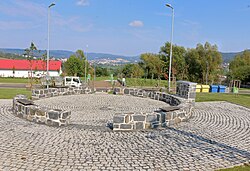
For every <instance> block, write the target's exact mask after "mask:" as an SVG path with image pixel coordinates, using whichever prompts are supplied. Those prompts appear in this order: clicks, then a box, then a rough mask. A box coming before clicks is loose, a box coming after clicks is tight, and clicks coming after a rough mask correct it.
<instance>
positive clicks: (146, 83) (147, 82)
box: [126, 78, 168, 87]
mask: <svg viewBox="0 0 250 171" xmlns="http://www.w3.org/2000/svg"><path fill="white" fill-rule="evenodd" d="M126 84H127V86H134V87H166V86H167V85H168V81H167V80H155V79H153V80H152V79H137V78H126Z"/></svg>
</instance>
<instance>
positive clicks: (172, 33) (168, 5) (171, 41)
mask: <svg viewBox="0 0 250 171" xmlns="http://www.w3.org/2000/svg"><path fill="white" fill-rule="evenodd" d="M166 6H167V7H169V8H171V9H172V31H171V39H170V59H169V71H168V92H170V80H171V68H172V51H173V35H174V8H173V7H172V6H171V5H170V4H166Z"/></svg>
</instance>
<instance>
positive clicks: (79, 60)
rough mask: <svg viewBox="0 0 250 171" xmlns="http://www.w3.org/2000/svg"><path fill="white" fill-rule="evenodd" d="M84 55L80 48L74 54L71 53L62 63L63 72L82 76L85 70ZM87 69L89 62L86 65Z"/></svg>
mask: <svg viewBox="0 0 250 171" xmlns="http://www.w3.org/2000/svg"><path fill="white" fill-rule="evenodd" d="M85 60H86V58H85V56H84V53H83V51H82V50H77V51H76V53H75V54H73V55H71V56H70V57H69V59H68V60H67V61H66V62H65V63H64V66H63V67H64V72H66V73H67V75H74V76H79V77H81V76H83V75H84V72H85ZM86 67H87V69H88V68H89V64H88V63H87V65H86Z"/></svg>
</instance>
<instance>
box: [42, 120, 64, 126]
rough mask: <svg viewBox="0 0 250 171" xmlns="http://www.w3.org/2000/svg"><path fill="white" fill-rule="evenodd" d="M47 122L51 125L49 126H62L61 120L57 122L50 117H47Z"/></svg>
mask: <svg viewBox="0 0 250 171" xmlns="http://www.w3.org/2000/svg"><path fill="white" fill-rule="evenodd" d="M45 123H46V125H49V126H60V123H59V122H55V121H53V120H50V119H47V120H46V122H45Z"/></svg>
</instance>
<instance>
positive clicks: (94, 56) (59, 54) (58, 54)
mask: <svg viewBox="0 0 250 171" xmlns="http://www.w3.org/2000/svg"><path fill="white" fill-rule="evenodd" d="M249 51H250V50H249ZM0 52H3V53H9V54H16V55H23V54H24V49H6V48H0ZM45 52H46V51H45V50H41V51H40V53H38V52H35V56H37V57H40V56H41V55H42V54H44V53H45ZM241 53H242V52H232V53H231V52H221V55H222V59H223V62H226V63H228V62H230V61H231V60H232V59H233V58H234V57H235V56H236V55H238V54H241ZM72 54H74V52H73V51H67V50H50V56H51V57H55V58H69V57H70V55H72ZM87 58H88V60H101V59H110V60H115V59H117V58H121V59H124V60H127V61H130V62H137V61H139V60H140V56H122V55H113V54H106V53H87Z"/></svg>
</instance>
